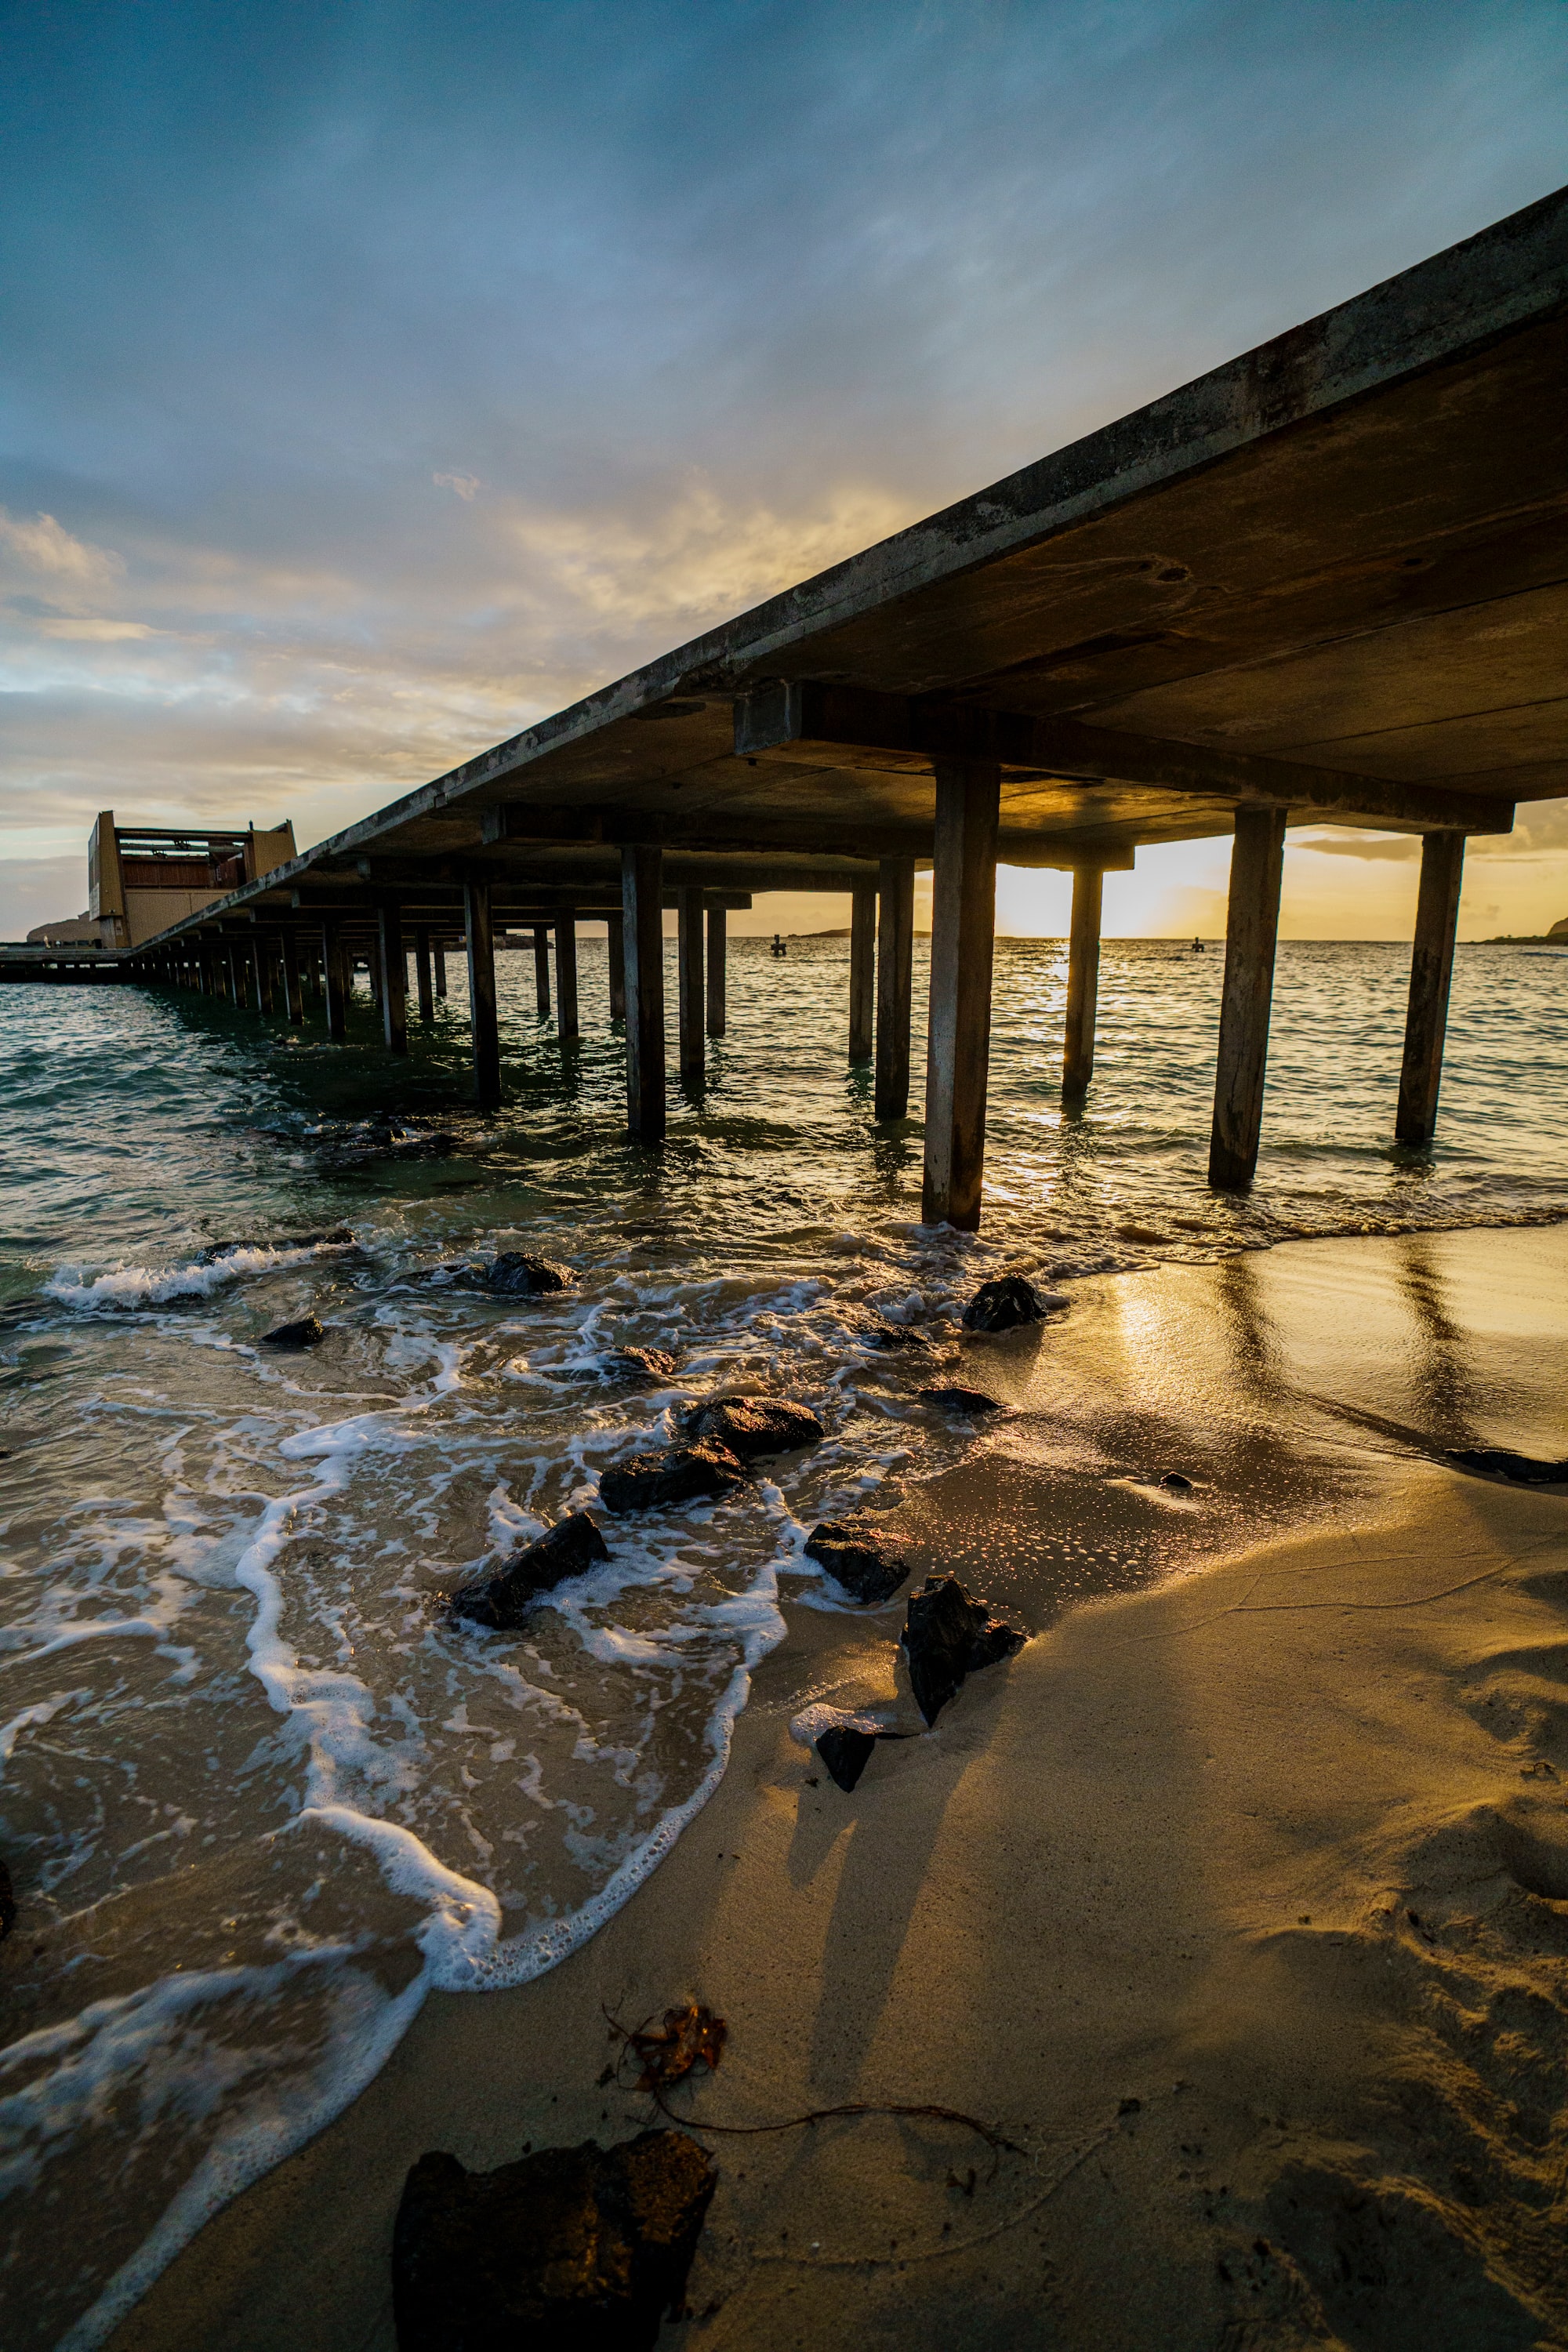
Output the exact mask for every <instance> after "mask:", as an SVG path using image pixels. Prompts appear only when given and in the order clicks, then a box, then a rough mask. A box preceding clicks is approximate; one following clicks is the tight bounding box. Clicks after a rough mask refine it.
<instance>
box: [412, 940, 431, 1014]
mask: <svg viewBox="0 0 1568 2352" xmlns="http://www.w3.org/2000/svg"><path fill="white" fill-rule="evenodd" d="M414 981H415V985H416V988H417V990H418V992H419V1018H420V1020H421V1021H434V1020H435V1018H436V992H435V990H434V988H433V987H432V985H431V980H430V933H429V930H428V929H427V927H426V925H425V924H424V923H417V924H416V926H415V929H414Z"/></svg>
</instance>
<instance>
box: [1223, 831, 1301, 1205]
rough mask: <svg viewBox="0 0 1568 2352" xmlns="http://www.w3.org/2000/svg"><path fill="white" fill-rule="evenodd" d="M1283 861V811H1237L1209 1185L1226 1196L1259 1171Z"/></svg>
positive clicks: (1243, 1184)
mask: <svg viewBox="0 0 1568 2352" xmlns="http://www.w3.org/2000/svg"><path fill="white" fill-rule="evenodd" d="M1284 856H1285V811H1284V810H1283V809H1282V808H1281V809H1237V813H1236V845H1235V847H1234V848H1233V849H1232V851H1231V857H1230V901H1229V910H1228V913H1227V916H1226V933H1225V991H1224V994H1223V995H1222V997H1221V999H1220V1015H1219V1064H1218V1069H1217V1072H1216V1074H1215V1095H1214V1129H1213V1132H1212V1134H1211V1136H1210V1139H1209V1182H1210V1183H1211V1184H1213V1185H1215V1187H1216V1188H1217V1189H1219V1190H1220V1191H1222V1192H1238V1191H1240V1190H1241V1189H1242V1188H1243V1187H1245V1186H1246V1185H1247V1184H1250V1183H1251V1181H1252V1178H1253V1173H1254V1171H1255V1170H1256V1168H1257V1166H1258V1138H1259V1136H1260V1134H1261V1133H1262V1129H1263V1077H1264V1072H1265V1069H1266V1067H1267V1066H1268V1011H1269V1005H1270V1003H1271V1001H1272V998H1273V993H1274V951H1275V944H1276V941H1277V939H1278V936H1279V878H1280V873H1281V870H1282V867H1283V863H1284Z"/></svg>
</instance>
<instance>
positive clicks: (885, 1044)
mask: <svg viewBox="0 0 1568 2352" xmlns="http://www.w3.org/2000/svg"><path fill="white" fill-rule="evenodd" d="M914 950H915V861H914V859H913V858H912V857H884V858H883V859H882V860H881V862H880V864H879V867H878V872H877V1069H876V1089H875V1100H874V1109H875V1115H876V1117H877V1118H879V1119H880V1118H905V1117H907V1115H908V1112H909V1108H910V992H911V988H912V984H913V977H914Z"/></svg>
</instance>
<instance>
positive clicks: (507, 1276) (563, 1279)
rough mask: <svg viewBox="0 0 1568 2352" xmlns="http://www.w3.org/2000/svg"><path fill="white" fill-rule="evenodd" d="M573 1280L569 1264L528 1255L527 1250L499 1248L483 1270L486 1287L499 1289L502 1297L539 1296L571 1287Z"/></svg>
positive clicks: (574, 1277)
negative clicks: (498, 1254)
mask: <svg viewBox="0 0 1568 2352" xmlns="http://www.w3.org/2000/svg"><path fill="white" fill-rule="evenodd" d="M576 1280H577V1277H576V1276H575V1275H574V1273H573V1271H572V1269H571V1267H570V1266H569V1265H556V1263H555V1261H554V1259H553V1258H548V1257H531V1256H530V1255H528V1252H527V1251H526V1250H502V1251H501V1253H500V1256H499V1257H493V1258H491V1260H490V1262H489V1265H487V1266H486V1268H485V1272H484V1283H485V1288H486V1289H487V1290H496V1291H499V1292H500V1295H501V1297H503V1298H539V1297H542V1296H543V1294H544V1293H545V1292H546V1291H551V1290H571V1289H572V1288H573V1287H574V1285H575V1283H576Z"/></svg>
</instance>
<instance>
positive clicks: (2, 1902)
mask: <svg viewBox="0 0 1568 2352" xmlns="http://www.w3.org/2000/svg"><path fill="white" fill-rule="evenodd" d="M15 1926H16V1895H15V1894H14V1893H13V1892H12V1887H11V1874H10V1872H9V1871H8V1870H7V1869H6V1867H5V1864H4V1863H3V1862H0V1944H3V1943H4V1942H5V1938H6V1937H7V1936H8V1935H9V1934H10V1932H11V1930H12V1928H13V1927H15Z"/></svg>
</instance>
